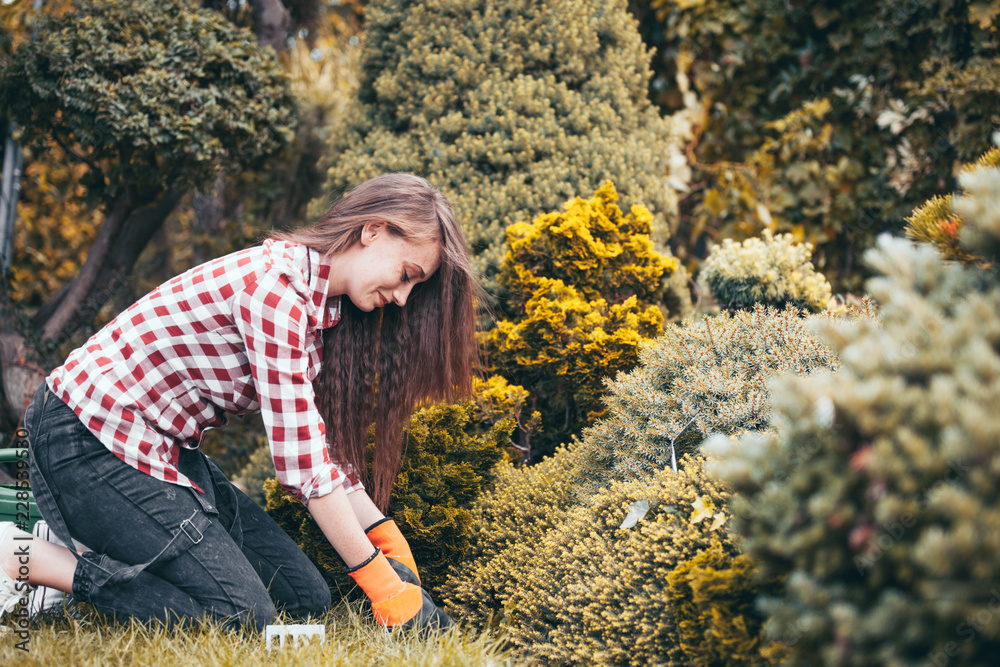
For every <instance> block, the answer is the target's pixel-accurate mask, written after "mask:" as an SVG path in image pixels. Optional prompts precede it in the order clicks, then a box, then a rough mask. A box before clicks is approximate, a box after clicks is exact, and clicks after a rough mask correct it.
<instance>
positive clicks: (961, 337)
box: [703, 168, 1000, 666]
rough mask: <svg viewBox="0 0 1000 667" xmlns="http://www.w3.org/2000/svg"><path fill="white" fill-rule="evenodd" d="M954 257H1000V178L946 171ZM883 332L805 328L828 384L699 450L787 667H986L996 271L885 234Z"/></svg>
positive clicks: (999, 308)
mask: <svg viewBox="0 0 1000 667" xmlns="http://www.w3.org/2000/svg"><path fill="white" fill-rule="evenodd" d="M959 181H960V184H961V186H962V188H963V190H964V193H965V194H963V195H962V196H961V197H958V198H957V199H956V200H955V203H954V210H955V213H956V214H957V215H958V216H960V218H961V219H962V220H963V228H962V233H961V235H960V237H959V238H960V241H961V242H962V244H963V248H964V249H965V250H966V251H967V252H969V253H971V254H975V255H978V256H980V257H986V258H995V257H996V256H997V255H996V253H997V251H998V250H1000V169H997V168H979V169H977V170H975V171H973V172H970V173H965V174H962V175H961V176H960V179H959ZM866 258H867V260H868V261H869V262H870V263H871V265H872V267H873V268H874V269H875V270H876V271H877V272H878V273H879V274H880V275H879V277H877V278H875V279H872V280H870V281H869V282H868V289H869V292H870V293H871V295H872V296H873V297H874V298H875V299H876V300H877V301H878V302H879V304H880V305H881V326H876V325H875V324H874V323H871V322H866V321H864V320H860V321H857V322H851V323H847V322H837V321H834V320H828V321H822V320H821V321H820V322H821V324H822V326H821V327H820V333H821V334H822V335H823V337H824V338H825V339H826V340H828V341H829V342H830V344H831V346H832V347H833V349H834V350H836V352H837V353H838V356H839V358H840V361H841V366H840V369H839V371H838V372H837V373H836V374H817V375H815V376H813V377H810V378H797V377H790V376H786V377H785V378H783V379H781V380H780V381H776V383H775V385H774V390H773V393H772V402H773V412H772V415H773V416H772V424H773V426H774V432H773V433H766V434H744V435H743V436H741V437H739V438H738V439H736V441H730V440H729V439H726V438H723V437H718V438H712V439H711V440H709V441H708V442H707V443H706V444H704V445H703V450H704V451H706V452H707V453H709V454H710V455H712V456H714V457H716V458H715V459H713V462H712V467H711V468H710V470H711V471H712V472H713V474H717V475H720V476H721V477H723V478H724V479H726V480H728V482H730V483H731V484H733V485H734V486H735V488H736V490H737V491H738V494H739V495H738V496H737V497H736V498H735V499H734V501H733V504H732V511H733V513H734V516H735V520H734V528H735V530H736V531H737V532H738V534H739V535H740V536H741V537H742V539H743V545H744V547H745V549H746V552H747V553H748V555H750V557H751V558H753V559H754V561H756V562H757V563H758V564H759V566H760V567H761V569H762V571H763V572H764V573H765V574H767V575H780V576H787V580H786V583H785V584H784V585H783V586H782V588H781V589H780V591H779V593H778V594H776V595H772V596H768V597H766V598H765V600H764V607H763V609H764V610H765V612H766V613H768V614H769V616H770V618H769V621H768V628H769V632H770V633H771V634H770V636H771V637H772V638H774V639H777V640H781V641H783V642H784V643H785V644H786V645H787V648H788V651H789V656H788V661H789V663H788V664H792V665H817V664H825V665H844V664H851V665H890V664H891V665H914V666H916V665H929V664H934V665H944V664H962V665H987V664H992V663H993V662H994V661H995V658H996V656H997V655H998V654H1000V616H998V615H997V614H996V611H995V610H996V608H997V604H1000V592H998V590H997V586H996V582H997V581H1000V561H998V560H997V557H996V554H997V552H998V549H1000V531H998V530H996V529H995V527H996V526H998V525H1000V491H998V489H1000V487H998V485H997V473H998V471H1000V419H998V417H997V406H998V405H1000V276H998V274H997V263H996V260H995V259H990V263H989V264H988V265H987V266H965V265H962V264H960V263H954V262H947V261H945V260H943V259H942V257H941V256H940V254H939V253H938V252H937V251H936V250H935V249H934V248H933V247H931V246H928V245H919V246H916V245H913V244H912V243H910V242H908V241H905V240H902V239H891V238H888V237H886V238H884V239H881V240H880V241H879V244H878V246H877V248H876V249H873V250H872V251H870V252H869V253H868V254H867V255H866Z"/></svg>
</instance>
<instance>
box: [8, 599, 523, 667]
mask: <svg viewBox="0 0 1000 667" xmlns="http://www.w3.org/2000/svg"><path fill="white" fill-rule="evenodd" d="M81 616H82V618H80V619H75V618H65V617H64V618H60V619H58V620H46V621H41V622H36V623H34V624H33V626H32V627H31V630H30V637H29V641H28V651H27V652H24V651H22V650H19V649H17V648H16V647H15V643H16V642H17V641H18V639H17V638H16V637H15V636H14V635H12V634H10V633H6V634H5V635H3V636H0V664H2V665H39V666H45V667H48V666H49V665H53V666H54V665H59V666H60V667H62V666H64V665H67V666H68V665H74V666H75V665H79V666H93V667H106V666H108V665H171V666H174V665H178V666H181V665H198V666H206V667H228V666H229V665H233V666H236V665H239V666H240V667H253V666H255V665H269V666H278V667H281V666H288V667H292V666H295V667H299V666H304V665H323V666H324V667H334V666H336V665H351V666H356V665H366V666H368V665H370V666H376V665H407V666H409V665H412V666H414V667H446V666H449V665H472V666H482V667H493V666H497V667H500V666H508V665H510V666H513V665H523V664H526V663H525V662H524V661H521V660H520V659H518V658H515V657H514V656H513V655H511V654H509V653H508V652H505V651H504V650H503V649H502V648H501V647H500V645H499V644H498V643H497V642H496V641H494V640H491V639H489V638H487V637H485V636H482V635H478V634H472V633H469V634H463V633H462V632H460V631H458V630H454V629H453V630H449V631H447V632H445V633H442V634H440V635H429V636H428V635H422V634H421V633H418V632H413V631H411V632H406V631H388V630H386V629H384V628H381V627H378V626H376V625H375V623H374V622H373V621H372V620H371V618H370V616H369V617H368V618H365V614H364V612H362V611H360V609H359V607H358V606H357V605H356V604H347V603H343V604H340V605H338V606H336V607H335V608H334V609H332V610H331V611H330V612H328V613H327V614H326V615H324V616H323V617H322V618H319V619H315V620H313V621H310V622H312V623H323V624H324V625H325V626H326V642H325V643H324V644H323V645H320V644H319V643H318V642H315V640H314V643H313V644H311V645H299V646H296V647H291V646H288V647H286V648H283V649H279V648H273V649H272V650H270V651H268V650H267V649H266V648H265V647H264V641H263V637H262V636H260V635H254V634H249V633H242V632H238V631H229V630H224V629H221V628H220V627H219V626H218V625H217V624H214V623H208V624H205V625H203V626H200V627H197V628H193V629H188V630H180V629H169V628H165V627H163V626H162V625H153V626H144V625H142V624H140V623H136V622H126V623H114V622H110V621H105V620H101V619H96V618H94V617H93V616H90V615H88V614H82V615H81ZM284 621H285V622H289V623H291V622H292V621H291V620H288V619H284Z"/></svg>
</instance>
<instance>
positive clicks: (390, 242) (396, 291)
mask: <svg viewBox="0 0 1000 667" xmlns="http://www.w3.org/2000/svg"><path fill="white" fill-rule="evenodd" d="M440 261H441V244H440V243H438V242H432V243H424V244H420V245H417V244H415V243H413V242H412V241H407V240H405V239H403V238H402V237H399V236H395V235H394V234H392V233H391V232H389V230H388V228H387V227H386V226H385V224H383V223H374V224H369V225H365V227H364V229H362V231H361V240H360V241H359V242H358V243H356V244H355V245H354V246H353V247H352V248H351V249H350V250H348V251H347V252H346V253H344V254H342V255H339V256H337V257H334V258H333V260H332V264H333V265H332V267H331V268H332V271H331V281H330V291H329V293H330V294H331V295H333V294H346V295H347V297H348V298H350V300H351V302H352V303H354V305H355V306H357V307H358V308H360V309H361V310H363V311H366V312H368V311H371V310H374V309H375V308H381V307H383V306H385V305H387V304H390V303H395V304H396V305H398V306H400V307H402V306H405V305H406V301H407V299H408V298H409V296H410V291H411V290H412V289H413V287H414V285H417V284H418V283H422V282H423V281H425V280H427V279H428V278H430V277H431V275H433V273H434V272H435V271H437V269H438V265H439V264H440ZM338 275H339V276H340V279H339V280H337V276H338ZM335 282H336V283H337V284H335Z"/></svg>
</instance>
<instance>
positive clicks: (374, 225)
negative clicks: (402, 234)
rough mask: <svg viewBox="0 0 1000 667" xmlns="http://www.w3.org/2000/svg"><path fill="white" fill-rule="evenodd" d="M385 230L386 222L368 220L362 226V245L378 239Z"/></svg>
mask: <svg viewBox="0 0 1000 667" xmlns="http://www.w3.org/2000/svg"><path fill="white" fill-rule="evenodd" d="M384 231H385V223H384V222H374V221H373V222H366V223H365V225H364V227H362V228H361V245H365V246H366V245H369V244H370V243H371V242H372V241H374V240H375V239H376V237H378V235H379V234H382V233H384Z"/></svg>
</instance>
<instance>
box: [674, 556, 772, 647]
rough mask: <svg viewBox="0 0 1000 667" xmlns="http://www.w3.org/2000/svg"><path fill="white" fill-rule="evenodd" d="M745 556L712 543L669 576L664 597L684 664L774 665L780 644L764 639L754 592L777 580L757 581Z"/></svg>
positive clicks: (754, 570) (769, 586)
mask: <svg viewBox="0 0 1000 667" xmlns="http://www.w3.org/2000/svg"><path fill="white" fill-rule="evenodd" d="M758 579H759V577H758V575H757V573H756V567H755V566H754V564H753V561H752V560H751V559H750V557H748V556H747V555H746V554H739V555H737V556H733V554H732V553H731V550H727V549H726V548H725V547H724V546H723V545H722V544H721V543H719V542H716V543H713V544H712V546H711V548H709V549H708V550H706V551H702V552H701V553H700V554H698V555H697V556H695V557H694V558H692V559H690V560H687V561H684V562H683V563H681V564H679V565H678V566H677V567H675V568H674V569H673V570H672V571H671V572H670V574H668V575H667V591H666V592H667V596H668V599H669V600H670V610H671V613H672V614H673V617H674V623H675V624H676V626H677V634H678V636H679V638H680V646H681V649H682V650H683V652H684V657H685V662H684V664H686V665H691V666H692V667H722V666H724V665H725V666H728V665H732V666H733V667H737V666H742V665H748V664H756V665H760V664H778V661H779V659H780V657H781V655H782V647H781V646H780V645H776V644H768V643H766V642H765V641H764V638H763V623H762V619H761V617H760V614H759V613H758V612H757V611H756V610H755V609H754V605H755V601H756V598H757V596H758V595H759V594H760V593H761V592H764V591H767V590H769V589H771V588H773V587H774V585H775V584H776V583H777V582H773V581H772V582H765V583H764V585H763V586H762V585H761V583H760V582H759V581H758Z"/></svg>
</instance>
